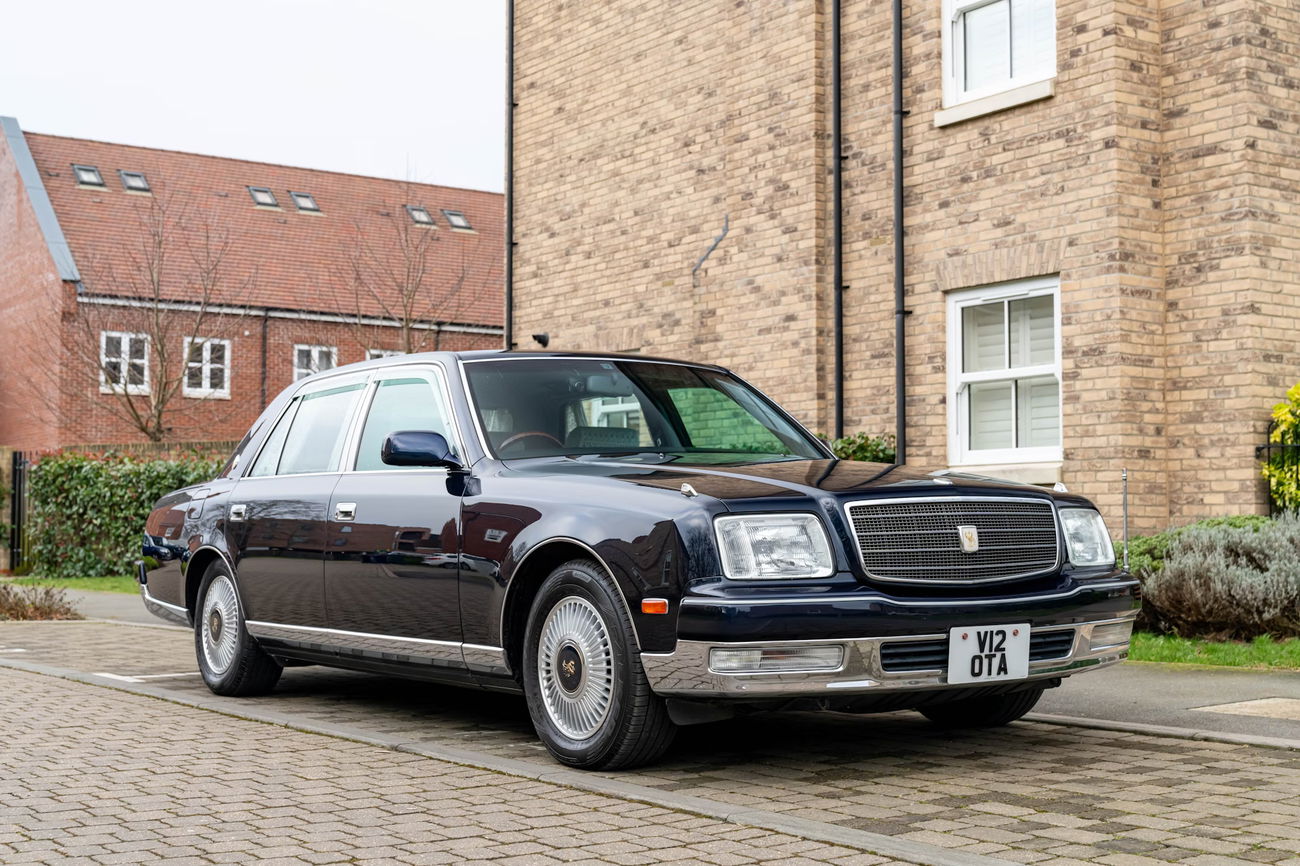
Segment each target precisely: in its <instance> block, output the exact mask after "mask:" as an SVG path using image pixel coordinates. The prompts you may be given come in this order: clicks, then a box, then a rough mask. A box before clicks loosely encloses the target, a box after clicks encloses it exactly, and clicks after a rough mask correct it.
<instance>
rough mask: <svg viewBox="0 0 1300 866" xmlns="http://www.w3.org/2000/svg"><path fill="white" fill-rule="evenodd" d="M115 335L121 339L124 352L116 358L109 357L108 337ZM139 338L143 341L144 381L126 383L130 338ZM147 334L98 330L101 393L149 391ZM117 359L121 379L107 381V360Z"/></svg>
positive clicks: (129, 357)
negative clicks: (131, 383) (134, 383)
mask: <svg viewBox="0 0 1300 866" xmlns="http://www.w3.org/2000/svg"><path fill="white" fill-rule="evenodd" d="M109 337H117V338H119V339H121V340H122V349H123V352H124V354H120V355H118V357H116V358H109V357H108V355H107V351H108V338H109ZM134 339H139V340H143V341H144V382H142V383H141V384H139V385H128V384H127V383H126V380H127V366H128V365H129V364H130V362H131V340H134ZM149 349H150V347H149V335H148V334H138V333H135V332H132V331H100V332H99V392H100V393H101V394H135V395H145V394H148V393H149ZM109 361H118V362H119V363H120V364H121V365H122V366H121V370H122V381H120V382H110V381H108V370H107V367H108V362H109Z"/></svg>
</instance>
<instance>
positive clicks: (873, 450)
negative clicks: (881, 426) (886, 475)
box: [831, 433, 894, 463]
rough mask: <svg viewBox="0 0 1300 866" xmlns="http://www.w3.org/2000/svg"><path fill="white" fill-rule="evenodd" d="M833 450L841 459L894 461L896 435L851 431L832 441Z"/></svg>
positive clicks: (870, 461) (879, 461) (878, 461)
mask: <svg viewBox="0 0 1300 866" xmlns="http://www.w3.org/2000/svg"><path fill="white" fill-rule="evenodd" d="M831 450H832V451H834V452H835V456H836V457H838V458H840V459H841V460H862V461H864V462H866V463H893V462H894V437H893V435H891V434H886V435H884V436H872V435H871V434H870V433H851V434H849V435H848V436H845V437H844V438H842V439H836V440H834V441H833V442H831Z"/></svg>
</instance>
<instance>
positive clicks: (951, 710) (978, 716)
mask: <svg viewBox="0 0 1300 866" xmlns="http://www.w3.org/2000/svg"><path fill="white" fill-rule="evenodd" d="M1043 691H1044V689H1043V687H1042V686H1038V687H1035V688H1032V689H1025V690H1024V691H1020V692H1012V693H1011V694H1009V695H993V696H991V697H986V698H967V699H965V700H962V701H953V702H951V703H947V704H937V705H935V706H932V707H922V708H921V711H920V712H921V715H923V716H925V717H926V718H927V719H929V720H930V721H932V722H934V723H935V724H937V725H940V726H942V727H945V728H996V727H1000V726H1001V725H1007V724H1010V723H1011V722H1014V721H1015V720H1016V719H1018V718H1020V717H1021V716H1023V715H1024V714H1025V713H1027V712H1029V711H1030V710H1032V709H1033V708H1034V704H1036V703H1038V699H1039V698H1041V697H1042V696H1043Z"/></svg>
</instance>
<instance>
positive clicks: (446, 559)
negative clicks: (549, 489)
mask: <svg viewBox="0 0 1300 866" xmlns="http://www.w3.org/2000/svg"><path fill="white" fill-rule="evenodd" d="M366 400H367V405H366V407H365V413H364V417H363V418H362V420H361V423H360V424H359V427H358V430H359V433H358V445H357V449H356V454H355V455H354V456H353V457H352V458H351V459H350V463H349V465H348V466H347V468H346V470H345V471H344V472H343V474H342V475H341V477H340V479H339V483H338V484H337V485H336V486H335V487H334V490H333V495H332V497H331V501H330V506H329V510H328V515H327V521H326V542H327V543H326V549H327V552H326V556H325V595H326V599H327V607H328V612H329V624H330V628H331V629H333V630H334V631H335V633H336V634H335V639H336V640H337V641H338V642H339V648H340V651H341V652H344V653H348V652H349V651H350V652H351V654H353V655H359V656H375V657H377V658H387V659H392V658H394V657H396V658H401V659H404V660H410V661H417V662H421V663H425V664H432V665H437V666H443V667H448V668H458V667H460V665H461V655H460V640H461V627H460V606H459V598H458V589H457V574H458V567H457V563H458V557H459V553H460V550H459V542H458V539H459V528H460V527H459V524H460V496H459V486H458V484H449V483H448V482H449V474H448V472H447V470H446V469H443V468H430V467H420V466H403V467H399V466H388V465H387V464H385V463H384V462H383V460H381V459H380V449H381V448H382V447H383V444H384V440H385V439H386V438H387V437H388V435H389V434H390V433H395V432H397V431H399V430H431V431H433V432H436V433H441V434H442V435H443V436H444V437H446V439H447V441H448V443H449V444H451V446H452V448H453V450H455V451H456V453H457V454H464V449H463V448H461V447H460V445H459V444H458V441H457V437H456V432H455V429H454V427H453V425H452V422H451V413H450V409H449V402H448V397H447V390H446V385H445V382H444V376H443V372H442V369H441V368H440V367H436V366H426V365H420V366H409V367H392V368H386V369H383V370H380V371H378V372H377V373H376V374H375V376H374V381H373V382H372V383H371V385H370V388H369V390H368V392H367V397H366ZM449 488H452V489H449ZM453 491H454V492H453ZM339 633H341V634H339ZM349 648H350V649H349Z"/></svg>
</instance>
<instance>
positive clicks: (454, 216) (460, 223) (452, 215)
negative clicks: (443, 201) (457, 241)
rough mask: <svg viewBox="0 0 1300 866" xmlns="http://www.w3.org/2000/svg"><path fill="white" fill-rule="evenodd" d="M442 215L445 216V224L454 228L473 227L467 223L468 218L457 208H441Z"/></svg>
mask: <svg viewBox="0 0 1300 866" xmlns="http://www.w3.org/2000/svg"><path fill="white" fill-rule="evenodd" d="M442 215H443V216H445V217H446V218H447V225H449V226H451V227H452V228H454V229H471V230H472V229H473V228H474V227H473V226H472V225H470V224H469V218H468V217H466V216H465V214H463V213H461V212H460V211H458V210H443V212H442Z"/></svg>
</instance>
